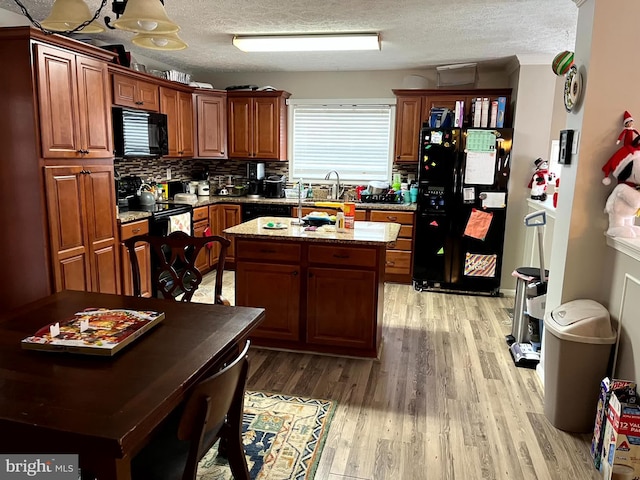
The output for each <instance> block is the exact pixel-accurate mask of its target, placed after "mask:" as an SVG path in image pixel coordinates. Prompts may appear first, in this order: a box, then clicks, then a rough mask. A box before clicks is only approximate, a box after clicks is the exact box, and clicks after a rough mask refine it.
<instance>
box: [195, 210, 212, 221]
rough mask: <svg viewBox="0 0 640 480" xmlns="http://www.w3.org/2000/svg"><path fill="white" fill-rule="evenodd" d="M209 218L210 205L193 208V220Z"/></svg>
mask: <svg viewBox="0 0 640 480" xmlns="http://www.w3.org/2000/svg"><path fill="white" fill-rule="evenodd" d="M204 219H209V207H198V208H194V209H193V221H194V222H197V221H198V220H204Z"/></svg>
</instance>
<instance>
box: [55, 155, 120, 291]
mask: <svg viewBox="0 0 640 480" xmlns="http://www.w3.org/2000/svg"><path fill="white" fill-rule="evenodd" d="M44 177H45V191H46V199H47V211H48V220H49V238H50V249H51V263H52V267H53V276H54V289H55V291H56V292H59V291H62V290H81V291H89V292H100V293H120V249H119V244H118V241H117V238H118V226H117V220H116V198H115V189H114V171H113V164H111V163H109V164H100V165H98V164H91V165H73V166H64V167H57V166H47V167H45V174H44Z"/></svg>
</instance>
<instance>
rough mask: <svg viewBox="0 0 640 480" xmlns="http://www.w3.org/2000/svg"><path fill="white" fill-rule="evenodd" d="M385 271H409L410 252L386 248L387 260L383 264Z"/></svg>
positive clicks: (407, 272) (402, 272) (401, 272)
mask: <svg viewBox="0 0 640 480" xmlns="http://www.w3.org/2000/svg"><path fill="white" fill-rule="evenodd" d="M384 271H385V272H386V273H400V274H404V273H406V274H409V273H411V252H400V251H398V250H387V260H386V262H385V264H384Z"/></svg>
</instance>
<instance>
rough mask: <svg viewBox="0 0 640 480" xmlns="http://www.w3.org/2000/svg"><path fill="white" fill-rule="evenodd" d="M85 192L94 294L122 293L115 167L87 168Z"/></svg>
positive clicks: (93, 166)
mask: <svg viewBox="0 0 640 480" xmlns="http://www.w3.org/2000/svg"><path fill="white" fill-rule="evenodd" d="M85 172H87V173H85V174H84V190H85V205H86V213H87V220H86V224H87V241H88V248H89V257H88V258H89V264H90V271H91V291H94V292H100V293H120V273H119V265H120V261H119V260H120V258H119V255H120V249H119V246H118V241H117V235H118V233H117V232H118V225H117V220H116V211H115V205H116V198H115V191H114V190H115V189H114V178H113V175H114V173H113V166H111V165H92V166H90V167H85Z"/></svg>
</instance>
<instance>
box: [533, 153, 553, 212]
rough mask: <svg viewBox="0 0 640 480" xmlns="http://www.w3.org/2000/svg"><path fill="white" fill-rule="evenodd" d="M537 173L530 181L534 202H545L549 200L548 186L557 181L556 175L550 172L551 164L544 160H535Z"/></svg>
mask: <svg viewBox="0 0 640 480" xmlns="http://www.w3.org/2000/svg"><path fill="white" fill-rule="evenodd" d="M534 163H535V165H536V171H535V172H534V173H533V176H532V177H531V180H529V185H528V187H529V188H530V189H531V198H532V199H533V200H540V201H543V202H544V201H545V200H546V199H547V184H549V183H553V182H554V181H555V174H554V173H552V172H550V171H549V163H548V162H547V161H546V160H543V159H542V158H537V159H536V160H535V162H534Z"/></svg>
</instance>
